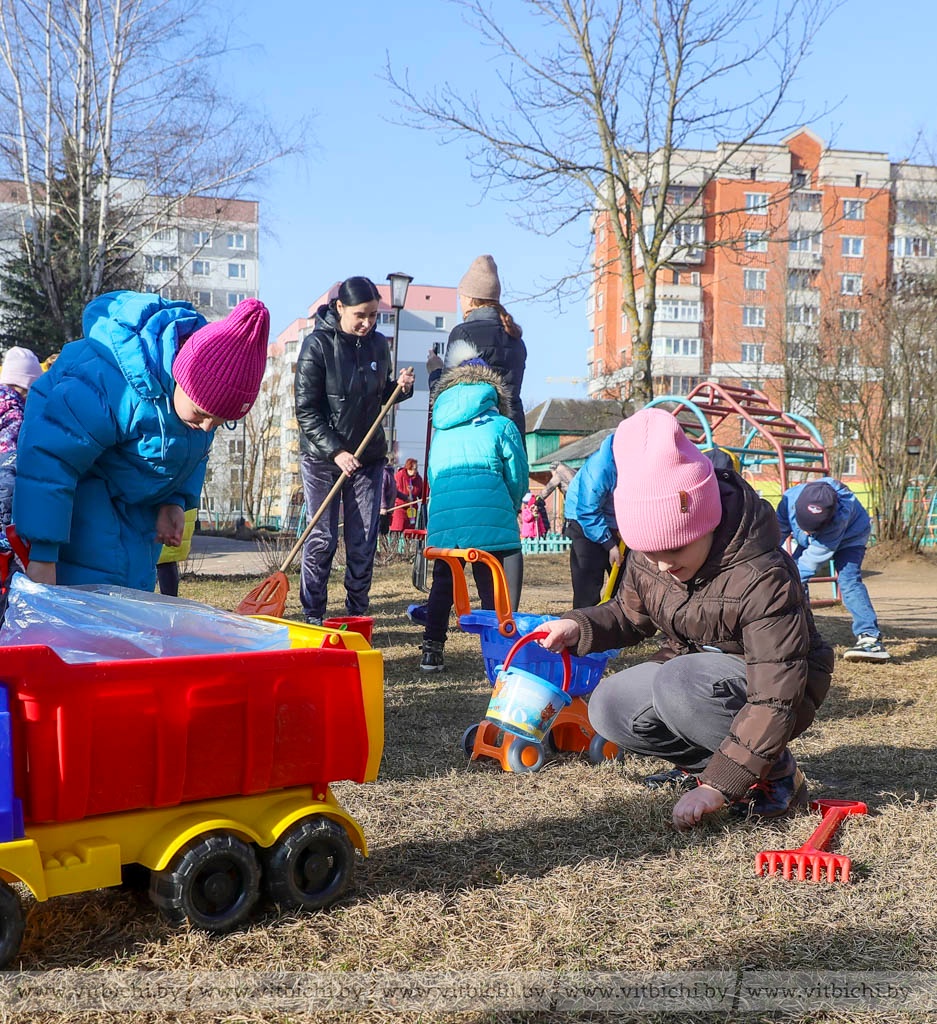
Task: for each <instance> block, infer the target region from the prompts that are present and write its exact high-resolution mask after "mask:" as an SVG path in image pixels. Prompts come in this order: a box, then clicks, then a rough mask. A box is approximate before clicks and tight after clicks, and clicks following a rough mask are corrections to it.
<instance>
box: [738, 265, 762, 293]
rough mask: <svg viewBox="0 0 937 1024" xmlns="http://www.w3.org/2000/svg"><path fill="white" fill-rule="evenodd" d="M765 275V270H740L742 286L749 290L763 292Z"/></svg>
mask: <svg viewBox="0 0 937 1024" xmlns="http://www.w3.org/2000/svg"><path fill="white" fill-rule="evenodd" d="M767 277H768V272H767V270H745V271H743V272H742V287H743V288H744V289H745V290H746V291H749V292H763V291H764V290H765V281H766V280H767Z"/></svg>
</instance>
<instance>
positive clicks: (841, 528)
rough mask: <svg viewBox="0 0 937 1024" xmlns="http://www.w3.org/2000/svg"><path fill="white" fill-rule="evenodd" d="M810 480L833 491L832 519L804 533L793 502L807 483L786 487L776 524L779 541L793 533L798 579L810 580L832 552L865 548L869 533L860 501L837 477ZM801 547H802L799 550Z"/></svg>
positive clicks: (866, 514)
mask: <svg viewBox="0 0 937 1024" xmlns="http://www.w3.org/2000/svg"><path fill="white" fill-rule="evenodd" d="M811 483H820V484H829V485H830V487H832V488H833V490H834V491H836V497H837V501H836V512H835V513H834V515H833V518H832V519H831V520H830V521H829V522H828V523H827V524H826V525H825V526H824V527H823V529H822V530H818V531H817V532H816V533H814V534H813V535H811V534H808V533H805V532H804V531H803V530H802V529H801V528H800V526H799V525H798V522H797V514H796V504H797V498H798V495H799V494H800V492H801V491H802V490H803V489H804V487H806V484H797V486H796V487H789V488H788V489H787V490H786V491H785V492H784V494H783V495H781V502H780V504H779V505H778V526H780V527H781V540H784V539H786V538H787V537H790V536H793V538H794V543H795V544H796V545H797V551H795V553H794V558H795V560H796V561H797V568H798V569H799V570H800V578H801V579H802V580H809V579H810V577H811V576H814V575H815V574H816V572H817V570H818V569H820V568H821V567H824V568H825V566H826V564H827V563H828V562H829V560H830V559H831V558H832V557H833V555H834V554H835V553H836V552H837V551H839V550H841V549H842V548H855V547H863V548H864V547H865V546H866V544H868V542H869V534H870V533H871V532H872V523H871V520H870V519H869V514H868V512H866V510H865V509H864V508H863V507H862V502H860V501H859V499H858V498H857V497H856V496H855V494H853V493H852V491H851V490H850V489H849V488H848V487H847V486H846V485H845V484H844V483H840V481H839V480H834V479H833V478H832V477H828V476H825V477H821V478H820V479H818V480H816V481H811ZM801 549H802V550H801Z"/></svg>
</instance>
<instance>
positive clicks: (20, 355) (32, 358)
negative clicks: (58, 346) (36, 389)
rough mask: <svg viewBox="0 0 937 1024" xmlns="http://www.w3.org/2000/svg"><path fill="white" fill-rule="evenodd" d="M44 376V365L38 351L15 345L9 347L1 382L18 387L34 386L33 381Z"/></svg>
mask: <svg viewBox="0 0 937 1024" xmlns="http://www.w3.org/2000/svg"><path fill="white" fill-rule="evenodd" d="M41 376H42V367H41V366H40V365H39V360H38V359H37V358H36V353H35V352H33V351H32V350H31V349H28V348H20V347H19V345H14V346H13V348H9V349H7V353H6V355H5V356H4V357H3V368H2V369H0V384H13V385H15V386H16V387H18V388H26V389H27V390H28V389H29V388H30V387H32V384H33V381H34V380H37V379H38V378H39V377H41Z"/></svg>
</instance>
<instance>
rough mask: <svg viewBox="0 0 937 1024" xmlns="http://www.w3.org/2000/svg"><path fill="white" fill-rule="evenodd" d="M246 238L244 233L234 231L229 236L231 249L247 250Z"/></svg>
mask: <svg viewBox="0 0 937 1024" xmlns="http://www.w3.org/2000/svg"><path fill="white" fill-rule="evenodd" d="M246 241H247V239H246V236H245V235H244V233H243V232H242V231H234V232H231V233H230V234H229V235H228V248H229V249H246V248H247V245H246Z"/></svg>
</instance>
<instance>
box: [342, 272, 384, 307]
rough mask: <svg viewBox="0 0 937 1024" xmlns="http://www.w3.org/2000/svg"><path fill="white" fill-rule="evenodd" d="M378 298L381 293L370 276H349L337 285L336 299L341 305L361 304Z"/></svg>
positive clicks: (378, 300) (378, 299)
mask: <svg viewBox="0 0 937 1024" xmlns="http://www.w3.org/2000/svg"><path fill="white" fill-rule="evenodd" d="M380 300H381V293H380V292H379V291H378V290H377V285H376V284H375V283H374V282H373V281H372V280H371V278H370V277H349V278H347V279H346V280H344V281H342V283H341V284H340V285H339V286H338V301H339V302H340V303H341V304H342V305H343V306H363V305H364V303H366V302H380Z"/></svg>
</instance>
